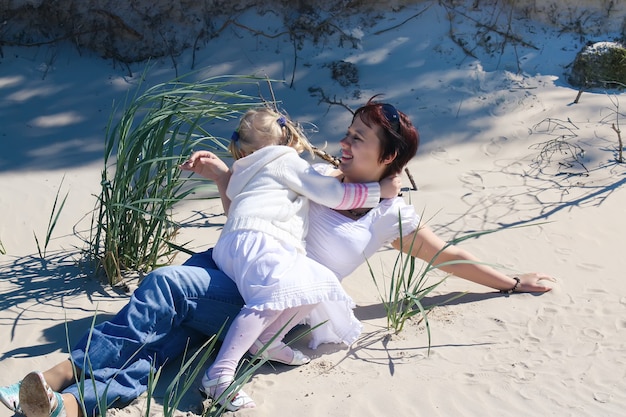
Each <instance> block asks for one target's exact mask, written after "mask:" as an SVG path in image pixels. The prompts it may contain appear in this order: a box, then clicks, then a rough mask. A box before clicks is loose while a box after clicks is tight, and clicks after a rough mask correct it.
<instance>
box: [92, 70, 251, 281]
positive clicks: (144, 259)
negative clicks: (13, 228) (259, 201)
mask: <svg viewBox="0 0 626 417" xmlns="http://www.w3.org/2000/svg"><path fill="white" fill-rule="evenodd" d="M258 82H259V79H257V78H255V77H251V76H250V77H242V76H221V77H213V78H209V79H205V80H200V81H185V79H184V78H178V79H175V80H173V81H170V82H166V83H162V84H158V85H156V86H154V87H151V88H149V89H147V90H146V91H145V92H144V93H142V94H139V93H137V94H136V95H135V96H134V97H132V99H130V100H129V103H128V105H127V106H126V108H125V110H124V111H123V112H122V114H121V117H120V120H119V121H118V122H117V123H116V124H113V115H114V114H115V109H114V111H113V112H112V115H111V118H110V121H109V124H108V126H107V133H106V135H107V138H106V145H105V154H104V169H103V170H102V178H101V191H100V194H99V195H98V196H97V204H96V209H95V210H94V214H93V217H92V230H91V236H90V237H89V242H88V243H89V249H88V258H89V259H92V260H94V261H95V262H96V265H97V269H98V270H99V269H100V268H101V269H102V270H104V273H105V274H106V276H107V278H108V282H109V283H110V284H116V283H118V282H119V281H121V280H122V277H123V273H124V271H127V270H130V271H138V272H147V271H150V270H152V269H154V268H156V267H158V266H161V265H163V264H166V263H169V262H170V261H171V259H172V257H173V255H174V254H175V253H176V251H177V249H176V247H173V246H172V245H170V244H169V243H170V242H171V241H172V240H173V239H174V237H175V235H176V232H177V230H178V227H179V226H178V224H176V222H175V221H174V220H173V217H172V208H173V207H174V206H175V205H176V204H177V203H178V202H180V201H181V200H182V199H184V198H185V197H186V196H187V195H189V194H191V193H193V192H194V191H195V190H196V189H197V187H200V186H201V185H199V184H204V182H198V180H193V179H191V178H189V177H186V178H184V177H181V171H180V170H179V169H178V166H179V165H180V164H181V163H182V162H183V160H184V159H186V158H187V157H188V156H189V154H190V153H191V152H192V151H193V150H194V149H196V150H197V149H200V148H206V149H209V150H211V151H213V152H215V153H216V154H218V155H222V156H223V155H227V140H226V139H224V138H220V137H216V136H214V135H212V134H211V133H210V132H209V131H208V129H207V125H209V124H211V123H213V122H214V121H215V120H229V119H233V118H238V117H239V116H240V115H241V114H242V113H243V112H245V111H246V110H247V109H249V108H250V107H253V106H256V105H259V104H260V102H261V101H260V99H258V98H255V97H252V96H248V95H246V94H243V93H241V92H240V91H241V89H242V88H243V87H245V86H248V87H250V86H252V85H256V84H258Z"/></svg>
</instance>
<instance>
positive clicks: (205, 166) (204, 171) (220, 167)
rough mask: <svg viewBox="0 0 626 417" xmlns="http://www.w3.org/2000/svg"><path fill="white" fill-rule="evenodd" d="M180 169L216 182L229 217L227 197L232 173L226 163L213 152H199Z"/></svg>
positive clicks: (228, 200) (225, 211)
mask: <svg viewBox="0 0 626 417" xmlns="http://www.w3.org/2000/svg"><path fill="white" fill-rule="evenodd" d="M180 169H182V170H183V171H193V172H195V173H196V174H198V175H200V176H202V177H204V178H206V179H209V180H212V181H214V182H215V185H217V190H218V191H219V193H220V199H221V200H222V207H224V213H226V214H227V215H228V209H229V208H230V199H229V198H228V196H227V195H226V189H227V188H228V181H230V176H231V174H232V172H231V171H230V169H229V168H228V165H226V164H225V163H224V161H222V160H221V159H220V158H218V157H217V155H215V154H214V153H213V152H209V151H197V152H194V153H193V155H191V157H189V159H188V160H186V161H185V162H184V163H183V164H182V165H181V166H180Z"/></svg>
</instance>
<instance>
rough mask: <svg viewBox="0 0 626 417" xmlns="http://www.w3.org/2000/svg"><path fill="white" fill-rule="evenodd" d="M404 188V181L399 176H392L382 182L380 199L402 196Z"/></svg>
mask: <svg viewBox="0 0 626 417" xmlns="http://www.w3.org/2000/svg"><path fill="white" fill-rule="evenodd" d="M401 188H402V179H401V178H400V176H399V175H397V174H396V175H390V176H388V177H387V178H383V179H382V180H380V197H381V198H394V197H397V196H398V194H400V189H401Z"/></svg>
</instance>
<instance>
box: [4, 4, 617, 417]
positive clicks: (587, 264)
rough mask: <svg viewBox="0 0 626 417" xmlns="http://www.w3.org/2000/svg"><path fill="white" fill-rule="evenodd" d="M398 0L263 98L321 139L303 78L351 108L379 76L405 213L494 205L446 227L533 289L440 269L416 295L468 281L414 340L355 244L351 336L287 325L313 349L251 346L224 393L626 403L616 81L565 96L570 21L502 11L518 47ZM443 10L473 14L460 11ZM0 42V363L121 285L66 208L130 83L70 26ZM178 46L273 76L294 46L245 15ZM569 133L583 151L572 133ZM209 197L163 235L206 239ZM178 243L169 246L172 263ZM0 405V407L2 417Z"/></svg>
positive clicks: (414, 328) (438, 406) (519, 406)
mask: <svg viewBox="0 0 626 417" xmlns="http://www.w3.org/2000/svg"><path fill="white" fill-rule="evenodd" d="M412 7H413V8H412V9H408V10H403V11H401V12H398V13H396V14H394V13H389V14H388V15H386V17H385V19H383V20H381V21H378V22H377V23H374V25H373V27H371V28H370V27H361V26H358V25H357V24H356V23H355V24H354V27H348V28H346V30H347V31H348V30H349V31H351V33H353V34H355V36H357V37H358V39H359V44H358V47H357V48H351V47H349V46H346V45H344V46H343V47H341V46H338V43H337V42H336V39H335V40H333V39H332V38H331V40H329V41H327V42H326V43H325V44H324V45H319V44H318V45H312V44H310V43H308V42H307V43H306V44H305V46H304V47H303V48H302V49H301V50H300V51H299V56H298V61H297V65H296V71H295V83H294V84H293V86H290V85H289V83H286V84H285V85H280V86H278V87H277V89H276V94H277V96H278V98H279V99H281V100H282V101H283V103H284V107H285V108H286V109H287V110H288V111H289V112H290V114H291V115H292V117H294V118H296V119H298V120H301V121H307V122H310V123H313V124H315V125H316V126H317V128H318V129H319V133H316V134H314V135H312V140H313V141H314V142H316V143H318V144H323V143H324V142H325V141H327V142H328V145H329V150H330V151H331V152H332V151H336V149H337V141H338V140H339V139H340V138H341V134H342V133H343V131H344V130H345V128H346V127H347V125H348V123H349V120H350V114H349V112H347V111H346V110H345V108H342V107H341V106H331V105H329V104H327V103H324V102H320V100H319V95H316V94H315V93H312V92H311V91H310V90H309V88H311V87H318V88H322V89H323V90H324V91H325V92H326V93H327V94H330V97H332V96H333V95H336V96H335V98H336V100H337V101H342V102H343V103H344V104H348V105H349V106H350V107H352V108H356V107H357V106H358V105H359V104H362V103H363V102H364V101H365V100H366V99H367V98H369V97H370V96H372V95H374V94H376V93H384V94H385V99H386V100H387V101H389V102H391V103H392V104H394V105H396V106H397V107H398V108H400V109H401V110H403V111H405V112H406V113H408V114H409V115H410V116H411V117H412V119H413V120H414V121H415V123H416V124H417V125H418V127H419V129H420V132H421V135H422V145H421V148H420V150H419V152H418V155H417V156H416V158H415V159H414V160H413V161H412V162H411V163H410V165H409V169H410V171H411V173H412V174H413V176H414V178H415V181H416V184H417V186H418V190H416V191H406V192H405V193H404V196H405V198H407V199H410V200H409V201H411V202H412V203H413V204H414V205H415V206H416V208H417V209H418V211H420V212H423V213H424V220H425V221H427V223H428V224H429V225H430V226H431V227H432V228H433V229H434V230H435V231H436V232H437V233H438V234H439V235H441V236H442V237H443V238H446V239H451V238H454V237H457V236H462V235H463V234H465V233H470V232H474V231H481V230H487V229H493V228H498V227H503V228H504V230H502V231H499V232H497V233H494V234H490V235H487V236H483V237H481V238H479V239H475V240H469V241H466V242H464V243H463V247H464V248H466V249H468V250H469V251H470V252H472V253H473V254H475V255H476V256H478V257H479V258H481V259H483V260H484V261H486V262H489V263H492V264H494V265H496V266H497V267H498V268H501V269H502V270H503V271H505V272H508V273H511V274H514V273H520V272H526V271H541V272H546V273H549V274H552V275H553V276H554V277H556V278H557V282H556V283H555V284H554V288H553V290H552V291H551V292H549V293H546V294H543V295H533V294H514V295H512V296H506V295H502V294H498V293H497V292H495V291H494V290H491V289H489V288H484V287H481V286H479V285H476V284H472V283H469V282H466V281H464V280H462V279H458V278H455V277H451V278H449V279H448V280H446V281H445V282H444V283H443V284H442V285H441V286H440V287H438V288H437V290H436V291H435V294H434V295H433V296H432V297H430V298H429V300H428V302H431V303H439V302H442V301H443V300H445V299H447V298H448V297H449V296H450V295H455V294H457V293H460V292H467V294H465V295H464V296H462V297H461V298H458V299H457V300H455V301H453V302H451V303H448V304H445V305H442V306H439V307H437V308H436V309H435V310H434V311H433V313H432V314H431V316H430V328H431V329H430V330H431V336H432V340H431V348H430V352H429V351H428V337H427V333H426V331H425V328H424V326H423V323H416V322H410V323H409V324H407V326H406V327H405V329H404V330H403V331H402V332H401V333H399V334H392V333H391V332H389V331H388V330H387V329H386V318H385V314H384V309H383V307H382V304H381V296H380V294H379V293H378V291H377V289H376V286H375V285H374V282H373V280H372V278H371V277H370V273H369V271H368V269H367V266H366V265H363V266H361V267H360V268H359V269H358V270H357V271H356V272H355V273H353V274H352V275H351V276H349V277H348V278H347V279H346V280H345V281H344V284H345V288H346V289H347V291H348V292H349V293H350V294H351V295H352V296H353V298H354V299H355V301H356V303H357V304H358V307H357V308H356V314H357V317H359V318H360V319H361V320H362V322H363V324H364V332H363V334H362V336H361V338H360V339H359V340H358V341H357V342H356V343H355V344H354V345H353V346H351V347H346V346H337V345H330V346H328V345H326V346H322V347H320V348H319V349H317V350H316V351H311V350H309V349H308V348H307V347H306V344H305V342H298V344H297V346H298V347H299V348H301V349H302V350H303V351H304V352H305V353H307V354H309V355H311V356H312V358H313V361H312V362H311V363H310V364H309V365H307V366H303V367H298V368H289V367H286V366H276V368H275V369H272V368H271V367H269V366H264V367H263V368H261V370H260V372H259V373H258V374H257V375H255V376H254V378H253V379H252V380H251V381H250V382H249V383H248V384H247V386H246V391H247V392H248V393H249V394H250V395H251V396H253V398H254V399H255V401H256V403H257V408H255V409H254V410H246V411H241V412H237V413H235V415H238V416H258V417H262V416H274V415H303V416H381V415H383V416H387V415H393V416H482V417H487V416H497V417H501V416H530V415H546V416H559V417H562V416H574V417H579V416H589V417H591V416H593V417H599V416H602V417H613V416H621V415H624V410H626V383H625V382H624V381H625V377H626V371H625V369H626V366H625V365H626V359H625V357H624V352H625V351H626V314H625V313H626V289H625V286H624V283H623V279H624V269H625V268H626V262H625V261H624V259H625V257H624V249H623V240H624V235H625V232H626V223H625V221H624V215H625V213H626V212H625V211H624V207H626V190H625V187H624V185H625V183H626V166H625V165H624V164H618V163H616V162H615V159H616V157H617V135H616V133H615V131H614V130H612V128H611V124H612V123H621V122H622V120H624V113H623V107H619V104H620V100H621V101H623V99H624V95H623V93H621V92H619V91H612V90H609V91H590V92H585V93H584V94H583V95H582V96H581V98H580V100H579V102H578V103H576V104H575V103H574V99H575V98H576V95H577V90H576V89H575V88H573V87H571V86H569V85H568V84H567V82H566V76H565V73H566V66H567V65H568V64H569V63H570V62H571V61H573V59H574V56H575V54H576V52H577V51H578V50H579V49H580V48H581V47H582V45H583V43H584V41H586V40H589V39H584V40H583V39H581V38H580V37H579V36H578V35H575V34H568V33H559V31H558V30H556V29H554V28H551V27H548V26H543V25H542V24H539V23H532V22H528V21H526V22H523V23H518V24H516V26H515V27H514V30H515V31H516V33H518V34H519V35H520V36H522V38H523V39H524V40H526V41H527V42H528V43H529V44H532V45H535V46H536V48H529V47H524V46H522V45H516V46H514V45H511V44H507V45H505V47H504V48H503V49H498V50H496V51H492V52H491V53H489V52H486V51H484V50H482V49H480V48H477V49H476V51H475V53H476V55H477V56H476V58H472V57H469V56H467V55H465V54H464V53H463V51H461V49H460V48H459V47H458V45H457V44H455V43H453V42H452V41H451V40H450V38H449V32H448V29H449V26H448V25H449V23H448V21H447V17H446V14H445V11H444V10H443V9H442V8H440V7H436V6H432V7H431V8H429V9H428V11H427V12H425V14H424V15H423V18H421V19H420V20H419V21H416V22H414V23H413V24H410V25H409V24H404V25H400V26H398V27H397V28H395V29H390V30H384V31H382V30H383V29H389V28H391V27H393V26H395V25H396V24H397V23H399V22H402V21H404V20H405V18H406V17H407V16H411V15H414V14H415V13H416V12H418V11H419V8H420V7H421V6H419V5H416V6H412ZM240 19H242V21H244V22H245V23H246V24H248V25H249V26H252V25H254V24H255V23H256V24H257V27H262V28H263V29H264V30H266V31H269V30H270V29H269V28H270V27H272V25H278V24H279V22H273V21H263V23H260V22H261V21H259V20H258V19H256V18H255V16H254V15H253V13H247V14H244V15H243V16H241V17H240ZM455 28H456V30H457V31H458V33H465V34H472V33H473V32H472V31H475V30H476V29H475V26H473V25H472V24H471V22H466V23H459V22H457V26H456V27H455ZM381 31H382V33H379V34H376V33H378V32H381ZM611 36H612V34H604V36H603V38H610V37H611ZM593 39H598V40H600V37H599V38H593ZM244 45H245V47H244ZM248 45H253V46H248ZM286 51H289V53H287V52H286ZM3 53H4V58H2V59H1V60H0V70H1V72H0V91H1V92H2V93H1V94H0V121H1V122H0V137H1V139H0V143H1V145H0V146H1V152H0V191H1V192H0V214H1V216H0V218H1V219H2V220H0V242H2V247H0V249H3V250H4V251H5V252H6V254H3V255H0V277H1V279H0V294H1V297H0V332H1V334H2V337H1V338H0V352H2V356H0V385H5V384H9V383H13V382H15V381H17V380H18V379H19V378H21V377H22V376H23V375H25V374H26V373H28V372H29V371H31V370H34V369H39V370H43V369H46V368H47V367H49V366H50V365H52V364H54V363H56V362H58V361H61V360H63V359H65V358H66V357H67V352H68V346H67V338H68V337H69V339H70V340H76V339H77V338H78V337H80V335H81V334H82V332H84V331H85V330H86V329H88V328H89V326H90V324H91V322H92V319H93V315H94V314H96V313H97V315H98V316H97V317H98V318H97V321H98V322H99V321H102V320H105V319H107V318H109V317H111V315H112V314H115V312H117V311H118V310H119V309H120V308H121V307H122V306H123V305H124V304H125V303H126V301H127V300H128V294H126V293H124V292H123V291H120V290H119V289H115V288H110V287H108V286H107V285H106V284H103V283H102V282H100V281H98V280H97V279H94V278H93V277H91V276H88V275H86V274H85V273H84V271H83V270H81V269H80V267H79V266H78V265H77V263H76V260H77V259H78V258H79V255H80V248H81V247H83V246H82V245H83V244H82V242H81V240H80V239H79V237H78V236H77V233H76V230H77V229H78V230H81V229H82V230H84V227H83V226H84V216H85V215H86V214H88V213H89V211H90V210H92V209H93V206H94V204H95V199H94V197H93V194H96V193H97V192H98V191H99V178H100V171H101V169H102V154H103V151H102V149H103V140H104V127H105V126H106V122H107V118H108V117H109V115H110V112H111V107H112V102H113V101H116V102H122V101H123V100H124V97H125V94H126V93H127V91H134V89H135V87H136V85H137V83H138V81H137V79H138V78H139V77H138V74H140V73H141V72H142V71H143V68H144V67H145V64H133V65H131V66H129V67H128V68H126V67H120V66H119V65H115V64H114V63H112V62H110V61H107V60H103V59H100V58H98V57H95V56H93V55H91V54H89V53H88V52H85V51H81V53H78V52H77V51H76V50H75V48H73V47H71V46H68V45H58V46H55V47H39V48H11V47H6V48H5V47H3ZM290 54H291V55H290ZM194 59H195V68H196V69H201V75H206V76H209V75H219V74H229V73H246V74H247V73H252V72H255V73H266V74H269V75H270V76H272V77H276V78H280V79H289V78H290V76H291V74H292V70H293V65H294V56H293V51H292V49H290V42H289V40H288V39H286V38H278V39H272V40H268V39H266V38H263V37H254V36H253V35H252V34H251V33H248V32H246V31H244V30H242V29H238V28H232V29H231V30H230V31H227V32H225V33H224V34H223V35H222V36H221V37H220V38H219V39H218V40H216V41H215V43H209V44H207V45H205V46H204V47H203V48H201V49H200V50H198V51H196V56H195V58H194ZM335 60H344V61H347V62H351V63H353V64H355V65H356V66H357V67H358V68H359V81H358V83H356V84H351V85H349V86H347V87H344V86H341V85H339V84H338V83H337V81H335V80H332V79H331V77H330V70H329V68H328V64H329V63H330V62H332V61H335ZM191 61H192V56H191V52H189V53H185V54H183V55H181V56H179V57H176V63H177V66H176V68H173V65H172V60H170V59H162V60H156V61H155V62H154V63H153V68H152V69H151V70H150V72H149V76H148V77H147V80H146V81H145V82H146V83H147V84H148V85H151V84H156V83H158V82H162V81H164V80H168V79H171V78H173V77H174V76H175V75H176V71H178V74H181V73H184V71H186V70H190V68H191ZM129 69H130V70H131V71H132V73H133V76H132V77H129V74H128V70H129ZM620 112H621V113H620ZM232 127H233V126H232V124H227V123H225V124H224V126H216V130H217V131H218V132H227V131H229V130H231V129H232ZM552 145H561V147H560V148H557V147H556V146H552ZM582 150H584V155H582V154H577V153H576V152H578V151H582ZM565 151H568V152H565ZM572 151H573V152H572ZM406 185H407V186H409V185H410V184H409V182H408V179H407V180H406ZM59 189H60V194H61V195H65V193H68V192H69V194H68V199H67V202H66V205H65V207H64V209H63V212H62V216H61V217H60V219H59V223H58V224H57V226H56V228H55V230H54V233H53V235H52V240H51V241H50V243H49V245H48V247H47V248H46V249H47V250H46V256H45V258H44V259H43V260H42V259H41V258H40V256H39V254H38V252H37V246H36V243H35V239H34V237H33V234H35V235H37V237H38V238H39V240H40V242H41V241H42V239H43V238H44V237H45V233H46V227H47V224H48V219H49V217H50V211H51V209H52V205H53V202H54V198H55V196H56V195H57V192H58V190H59ZM199 211H201V214H199V213H198V212H199ZM222 215H223V214H222V212H221V206H220V204H219V202H218V201H217V200H204V201H200V202H189V203H185V204H182V205H181V206H180V207H179V208H178V213H177V216H178V218H179V219H186V223H185V225H186V226H185V227H184V229H183V231H182V233H181V238H180V240H181V241H187V240H192V241H193V242H192V246H193V247H194V248H196V249H197V250H201V249H203V248H206V247H210V246H211V245H212V244H213V243H214V242H215V241H216V239H217V237H218V236H219V227H218V226H217V225H218V224H219V223H220V221H223V217H222ZM529 224H532V225H531V226H529V227H523V228H511V227H510V226H520V225H529ZM396 254H397V253H396V252H395V251H394V250H392V249H390V248H382V249H381V250H380V251H379V253H377V254H376V255H375V256H374V257H373V258H372V259H371V260H370V263H371V264H372V266H373V268H374V270H375V271H376V273H377V275H378V276H379V278H380V279H381V280H382V279H384V278H385V277H387V278H388V276H389V274H390V270H391V267H392V265H393V261H394V260H395V257H396ZM184 259H185V255H183V254H181V255H180V256H179V257H177V258H176V260H175V263H181V262H183V261H184ZM381 282H382V281H381ZM66 335H67V337H66ZM169 372H172V370H171V369H170V370H169ZM163 389H164V387H160V390H159V391H158V392H157V403H158V402H159V398H158V396H159V395H162V392H163ZM192 391H193V392H190V393H189V394H188V395H187V396H186V397H185V400H184V401H183V403H182V404H181V406H180V411H181V413H188V414H194V413H198V412H199V406H200V405H201V402H202V397H201V396H200V394H199V393H198V392H196V390H195V389H194V390H192ZM143 407H145V403H144V402H142V401H141V400H140V401H138V402H136V403H134V404H131V405H129V406H127V407H125V408H122V409H120V410H115V411H112V412H111V414H113V415H122V414H123V415H130V416H137V417H139V416H140V415H142V411H141V410H142V408H143ZM8 415H11V413H10V412H9V411H8V410H7V409H5V408H4V407H0V417H4V416H8Z"/></svg>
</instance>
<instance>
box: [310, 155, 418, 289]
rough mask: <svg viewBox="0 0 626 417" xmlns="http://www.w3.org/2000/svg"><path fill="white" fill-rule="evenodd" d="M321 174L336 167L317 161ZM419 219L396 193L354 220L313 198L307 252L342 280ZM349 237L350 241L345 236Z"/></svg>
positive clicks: (411, 229) (412, 208)
mask: <svg viewBox="0 0 626 417" xmlns="http://www.w3.org/2000/svg"><path fill="white" fill-rule="evenodd" d="M313 168H314V169H316V170H317V171H318V172H320V173H322V174H325V175H326V174H328V173H330V172H331V171H332V170H333V169H334V168H333V167H332V166H330V165H327V164H314V165H313ZM419 223H420V216H419V215H418V214H417V213H416V211H415V207H413V206H412V205H410V204H407V203H406V202H405V201H404V199H403V198H401V197H396V198H391V199H386V200H383V201H382V202H380V204H378V205H377V206H376V207H374V208H373V209H372V210H370V211H369V212H368V213H367V214H366V215H364V216H363V217H361V218H359V219H357V220H353V219H350V218H348V217H346V216H344V215H342V214H340V213H337V212H336V211H334V210H331V209H329V208H327V207H324V206H320V205H319V204H315V203H313V202H311V204H310V210H309V232H308V235H307V236H306V239H305V240H306V245H307V256H308V257H309V258H311V259H314V260H316V261H317V262H319V263H321V264H322V265H324V266H326V267H327V268H329V269H330V270H332V271H333V272H334V273H335V275H337V277H338V278H339V279H340V280H342V279H344V278H345V277H347V276H348V275H350V274H351V273H352V272H353V271H354V270H355V269H356V268H358V266H359V265H361V264H362V263H363V262H365V259H366V258H369V257H370V256H372V255H373V254H374V253H376V251H378V250H379V249H380V248H381V247H383V246H384V245H386V244H389V243H391V242H393V241H394V240H396V239H398V238H399V237H400V224H401V225H402V234H403V236H406V235H408V234H410V233H412V232H414V231H415V230H416V229H417V228H418V227H419ZM347 239H349V242H350V243H349V244H346V240H347Z"/></svg>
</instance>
